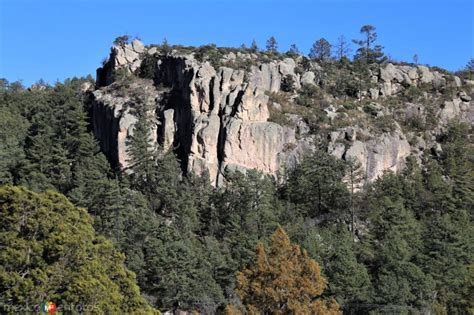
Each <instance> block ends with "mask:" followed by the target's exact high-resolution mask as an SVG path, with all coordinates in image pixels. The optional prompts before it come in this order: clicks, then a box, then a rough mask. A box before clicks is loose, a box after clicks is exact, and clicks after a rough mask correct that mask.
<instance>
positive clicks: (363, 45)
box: [353, 25, 386, 64]
mask: <svg viewBox="0 0 474 315" xmlns="http://www.w3.org/2000/svg"><path fill="white" fill-rule="evenodd" d="M360 33H361V34H363V35H364V36H365V38H364V39H362V40H353V42H354V43H355V44H357V45H359V46H360V48H359V49H357V52H356V55H355V56H354V59H357V60H364V61H365V64H372V63H381V62H383V61H385V60H386V57H384V54H383V52H382V50H383V47H382V46H380V45H375V42H376V41H377V33H376V32H375V26H373V25H364V26H362V27H361V29H360Z"/></svg>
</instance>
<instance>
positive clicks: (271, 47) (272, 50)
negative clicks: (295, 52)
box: [266, 36, 278, 54]
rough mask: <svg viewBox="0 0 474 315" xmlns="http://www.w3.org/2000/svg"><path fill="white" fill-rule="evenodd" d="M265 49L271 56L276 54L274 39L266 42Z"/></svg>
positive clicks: (276, 44) (271, 38) (276, 46)
mask: <svg viewBox="0 0 474 315" xmlns="http://www.w3.org/2000/svg"><path fill="white" fill-rule="evenodd" d="M266 49H267V52H269V53H272V54H276V53H278V43H277V41H276V39H275V37H273V36H272V37H270V38H269V39H268V40H267V45H266Z"/></svg>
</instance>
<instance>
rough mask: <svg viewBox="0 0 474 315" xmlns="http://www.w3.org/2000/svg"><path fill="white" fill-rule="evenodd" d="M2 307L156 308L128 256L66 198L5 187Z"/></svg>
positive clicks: (0, 195)
mask: <svg viewBox="0 0 474 315" xmlns="http://www.w3.org/2000/svg"><path fill="white" fill-rule="evenodd" d="M0 210H1V212H2V213H1V216H0V217H1V221H0V227H1V231H0V233H1V235H2V241H1V243H2V248H3V254H2V255H0V265H1V267H0V279H1V281H0V283H2V284H1V285H0V286H1V291H2V294H1V296H0V302H1V305H2V307H7V306H8V305H11V306H18V305H23V306H27V305H40V304H41V303H43V302H44V301H47V300H52V301H54V302H56V304H57V305H58V307H61V306H62V305H68V304H69V305H71V304H73V305H77V306H79V305H84V306H91V307H93V308H94V312H95V313H102V314H105V313H110V312H137V311H140V312H143V313H153V312H154V311H153V309H152V308H151V307H150V306H149V305H148V304H147V303H146V302H145V300H144V299H143V298H142V297H141V296H140V293H139V289H138V286H137V285H136V284H135V276H134V274H133V273H131V272H130V271H128V270H127V269H126V268H125V267H124V265H123V262H124V259H125V257H124V256H123V255H122V254H120V253H119V252H118V251H117V250H116V249H115V248H114V247H113V245H112V243H111V242H110V241H107V240H106V239H105V238H103V237H101V236H97V235H96V234H95V232H94V229H93V228H92V224H91V223H92V220H91V217H90V216H89V215H88V214H87V212H86V211H85V210H84V209H80V208H76V207H74V206H73V205H72V204H71V203H70V202H69V201H68V200H67V199H66V198H65V197H64V196H62V195H60V194H58V193H54V192H50V191H49V192H46V193H41V194H37V193H34V192H31V191H29V190H27V189H25V188H21V187H12V186H3V187H2V188H0Z"/></svg>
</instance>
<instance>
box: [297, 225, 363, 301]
mask: <svg viewBox="0 0 474 315" xmlns="http://www.w3.org/2000/svg"><path fill="white" fill-rule="evenodd" d="M356 245H357V244H356V243H354V242H353V236H352V235H351V233H349V232H348V231H347V230H346V228H345V227H343V226H340V227H339V228H306V229H305V234H304V239H303V241H302V247H303V248H305V249H307V250H308V253H309V255H310V256H311V257H312V258H314V259H315V260H317V261H318V262H320V263H321V265H322V268H323V273H324V275H325V276H326V278H327V279H328V282H329V284H328V290H327V292H326V295H329V296H331V297H334V298H335V299H336V300H337V302H338V303H339V304H340V305H342V306H344V309H345V310H357V309H358V305H360V304H364V303H367V302H368V301H370V298H371V293H372V292H371V289H372V286H371V281H370V277H369V274H368V271H367V269H366V268H365V266H364V265H363V264H361V263H359V262H358V261H357V258H356Z"/></svg>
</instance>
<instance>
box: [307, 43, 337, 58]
mask: <svg viewBox="0 0 474 315" xmlns="http://www.w3.org/2000/svg"><path fill="white" fill-rule="evenodd" d="M331 47H332V46H331V44H330V43H329V42H328V41H327V40H326V39H325V38H320V39H318V40H317V41H315V42H314V43H313V46H312V47H311V50H310V51H309V55H308V56H309V58H311V59H313V60H318V61H320V62H327V61H329V60H330V59H331Z"/></svg>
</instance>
